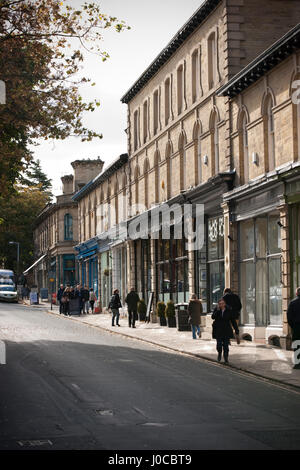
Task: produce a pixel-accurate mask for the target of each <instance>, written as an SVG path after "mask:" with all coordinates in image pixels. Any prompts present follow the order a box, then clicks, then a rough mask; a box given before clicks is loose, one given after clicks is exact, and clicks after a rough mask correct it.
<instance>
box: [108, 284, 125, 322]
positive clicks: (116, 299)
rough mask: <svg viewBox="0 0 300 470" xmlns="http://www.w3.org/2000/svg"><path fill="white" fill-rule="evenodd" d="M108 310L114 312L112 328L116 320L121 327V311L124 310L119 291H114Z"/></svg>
mask: <svg viewBox="0 0 300 470" xmlns="http://www.w3.org/2000/svg"><path fill="white" fill-rule="evenodd" d="M108 308H109V309H110V310H111V311H112V324H111V326H115V320H116V325H117V326H121V325H120V324H119V318H120V311H119V309H120V308H122V304H121V299H120V295H119V290H118V289H115V290H114V291H113V295H112V297H111V299H110V302H109V305H108Z"/></svg>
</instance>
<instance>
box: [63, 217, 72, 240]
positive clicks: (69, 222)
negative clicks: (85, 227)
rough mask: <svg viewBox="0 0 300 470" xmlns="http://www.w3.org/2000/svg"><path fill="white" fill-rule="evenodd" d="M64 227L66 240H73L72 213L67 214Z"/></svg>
mask: <svg viewBox="0 0 300 470" xmlns="http://www.w3.org/2000/svg"><path fill="white" fill-rule="evenodd" d="M64 227H65V240H73V217H72V216H71V214H65V220H64Z"/></svg>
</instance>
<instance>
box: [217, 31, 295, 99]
mask: <svg viewBox="0 0 300 470" xmlns="http://www.w3.org/2000/svg"><path fill="white" fill-rule="evenodd" d="M299 47H300V23H298V24H297V25H296V26H295V27H294V28H292V29H291V30H290V31H288V32H287V33H286V34H285V35H284V36H282V37H281V38H280V39H278V41H276V42H275V43H273V44H272V45H271V46H270V47H269V48H268V49H266V50H265V51H264V52H262V53H261V54H260V55H259V56H257V57H256V58H255V59H254V60H253V61H252V62H250V64H248V65H246V67H244V68H243V69H242V70H241V71H240V72H238V73H237V74H236V75H234V77H232V78H231V79H230V80H229V81H228V82H227V83H226V84H225V85H223V86H222V87H220V88H219V90H217V96H229V97H230V98H233V97H234V96H236V95H238V94H239V93H241V92H242V91H243V90H245V89H246V88H248V87H249V86H250V85H252V83H255V82H256V81H258V80H259V79H260V78H261V77H262V76H263V75H264V74H265V73H266V72H268V71H269V70H271V69H273V68H274V67H276V65H278V64H279V63H280V62H282V61H283V60H284V59H286V58H287V57H289V56H290V55H291V54H293V52H294V50H295V49H297V48H299Z"/></svg>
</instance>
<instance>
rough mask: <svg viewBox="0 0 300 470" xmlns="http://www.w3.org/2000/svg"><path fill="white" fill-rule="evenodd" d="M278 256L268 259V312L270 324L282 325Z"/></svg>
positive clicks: (279, 262)
mask: <svg viewBox="0 0 300 470" xmlns="http://www.w3.org/2000/svg"><path fill="white" fill-rule="evenodd" d="M280 273H281V261H280V258H271V259H269V314H270V324H271V325H282V288H281V282H280Z"/></svg>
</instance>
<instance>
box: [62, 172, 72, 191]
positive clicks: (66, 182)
mask: <svg viewBox="0 0 300 470" xmlns="http://www.w3.org/2000/svg"><path fill="white" fill-rule="evenodd" d="M73 180H74V176H73V175H65V176H62V177H61V181H62V186H63V187H62V189H63V194H72V193H73Z"/></svg>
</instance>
